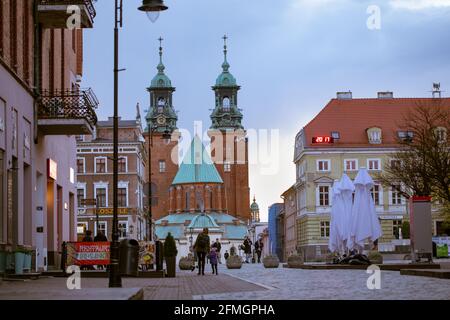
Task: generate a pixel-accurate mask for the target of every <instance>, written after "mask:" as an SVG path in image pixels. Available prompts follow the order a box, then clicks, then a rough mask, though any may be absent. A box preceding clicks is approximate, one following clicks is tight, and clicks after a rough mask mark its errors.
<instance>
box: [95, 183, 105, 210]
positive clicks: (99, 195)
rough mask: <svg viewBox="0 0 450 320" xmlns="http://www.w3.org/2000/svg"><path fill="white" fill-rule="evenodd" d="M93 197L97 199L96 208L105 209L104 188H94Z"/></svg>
mask: <svg viewBox="0 0 450 320" xmlns="http://www.w3.org/2000/svg"><path fill="white" fill-rule="evenodd" d="M95 196H96V198H97V199H98V200H97V201H98V206H99V207H102V208H105V207H107V203H106V188H96V189H95Z"/></svg>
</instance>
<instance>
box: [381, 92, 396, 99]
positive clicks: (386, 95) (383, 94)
mask: <svg viewBox="0 0 450 320" xmlns="http://www.w3.org/2000/svg"><path fill="white" fill-rule="evenodd" d="M393 98H394V93H393V92H392V91H384V92H378V99H393Z"/></svg>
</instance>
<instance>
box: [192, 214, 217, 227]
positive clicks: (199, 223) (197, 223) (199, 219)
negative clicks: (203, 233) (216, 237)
mask: <svg viewBox="0 0 450 320" xmlns="http://www.w3.org/2000/svg"><path fill="white" fill-rule="evenodd" d="M188 228H194V229H203V228H219V225H218V224H217V223H216V222H215V221H214V219H213V218H212V217H211V216H209V215H207V214H204V213H203V214H199V215H197V216H196V217H195V218H194V219H193V220H192V222H191V223H190V224H189V226H188Z"/></svg>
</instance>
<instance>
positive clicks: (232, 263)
mask: <svg viewBox="0 0 450 320" xmlns="http://www.w3.org/2000/svg"><path fill="white" fill-rule="evenodd" d="M241 267H242V259H241V257H240V256H238V255H237V254H236V247H235V246H234V245H233V246H232V247H231V248H230V256H229V257H228V259H227V268H228V269H240V268H241Z"/></svg>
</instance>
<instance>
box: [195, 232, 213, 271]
mask: <svg viewBox="0 0 450 320" xmlns="http://www.w3.org/2000/svg"><path fill="white" fill-rule="evenodd" d="M208 232H209V231H208V228H203V232H202V233H200V234H199V235H198V237H197V239H196V240H195V244H194V250H195V252H196V253H197V257H198V275H205V259H206V255H207V253H208V252H209V251H210V240H209V236H208Z"/></svg>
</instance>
